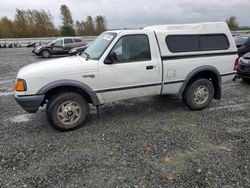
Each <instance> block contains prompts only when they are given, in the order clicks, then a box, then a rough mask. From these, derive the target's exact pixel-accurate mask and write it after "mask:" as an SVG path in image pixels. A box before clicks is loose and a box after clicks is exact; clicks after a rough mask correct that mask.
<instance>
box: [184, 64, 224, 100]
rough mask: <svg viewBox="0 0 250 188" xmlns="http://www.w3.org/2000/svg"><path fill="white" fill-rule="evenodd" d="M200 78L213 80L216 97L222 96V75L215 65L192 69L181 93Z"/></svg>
mask: <svg viewBox="0 0 250 188" xmlns="http://www.w3.org/2000/svg"><path fill="white" fill-rule="evenodd" d="M198 78H207V79H209V80H211V81H212V83H213V86H214V99H220V98H221V75H220V73H219V71H218V70H217V69H216V68H215V67H213V66H207V65H205V66H200V67H197V68H196V69H194V70H193V71H191V72H190V73H189V74H188V75H187V77H186V79H185V81H184V82H183V84H182V86H181V88H180V90H179V93H183V92H184V91H185V89H186V88H187V86H188V85H189V84H190V83H192V82H193V81H194V80H197V79H198Z"/></svg>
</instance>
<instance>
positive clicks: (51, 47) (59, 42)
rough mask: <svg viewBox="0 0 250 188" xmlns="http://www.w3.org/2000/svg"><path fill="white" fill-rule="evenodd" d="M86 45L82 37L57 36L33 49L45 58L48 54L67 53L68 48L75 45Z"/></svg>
mask: <svg viewBox="0 0 250 188" xmlns="http://www.w3.org/2000/svg"><path fill="white" fill-rule="evenodd" d="M84 45H86V42H85V41H84V40H82V39H77V38H59V39H56V40H53V41H51V42H49V43H47V44H45V45H41V46H38V47H36V49H35V50H34V52H35V54H36V55H38V56H43V57H45V58H47V57H49V56H50V55H62V54H68V53H69V50H71V49H72V48H75V47H80V46H84Z"/></svg>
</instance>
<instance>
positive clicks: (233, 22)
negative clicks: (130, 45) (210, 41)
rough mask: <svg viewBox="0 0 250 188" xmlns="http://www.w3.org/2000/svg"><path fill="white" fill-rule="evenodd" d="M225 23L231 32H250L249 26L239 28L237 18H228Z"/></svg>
mask: <svg viewBox="0 0 250 188" xmlns="http://www.w3.org/2000/svg"><path fill="white" fill-rule="evenodd" d="M225 22H226V23H227V25H228V27H229V29H230V30H231V31H237V30H250V27H249V26H239V23H238V21H237V17H236V16H231V17H229V18H227V19H226V20H225Z"/></svg>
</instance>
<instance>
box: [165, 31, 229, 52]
mask: <svg viewBox="0 0 250 188" xmlns="http://www.w3.org/2000/svg"><path fill="white" fill-rule="evenodd" d="M166 44H167V46H168V49H169V50H170V51H171V52H173V53H178V52H195V51H210V50H226V49H228V48H229V47H230V44H229V41H228V38H227V36H226V35H225V34H204V35H169V36H167V37H166Z"/></svg>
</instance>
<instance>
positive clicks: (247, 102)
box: [0, 49, 250, 188]
mask: <svg viewBox="0 0 250 188" xmlns="http://www.w3.org/2000/svg"><path fill="white" fill-rule="evenodd" d="M40 60H42V59H41V58H38V57H36V56H35V55H32V53H31V49H0V112H1V113H0V187H1V188H4V187H8V188H9V187H18V188H19V187H28V188H29V187H32V188H33V187H69V188H71V187H73V188H74V187H138V188H149V187H150V188H151V187H183V188H184V187H185V188H187V187H188V188H189V187H211V188H215V187H222V188H235V187H236V188H241V187H242V188H243V187H244V188H247V187H248V188H249V187H250V127H249V123H250V115H249V111H250V95H249V94H248V93H249V90H250V85H249V84H246V83H244V82H242V81H240V80H237V81H236V82H228V83H226V84H224V85H223V97H222V100H220V101H213V103H212V104H211V106H210V107H209V108H207V109H205V110H203V111H198V112H192V111H190V110H188V109H187V108H186V107H185V106H184V105H183V104H182V102H181V100H180V98H179V96H161V97H149V98H142V99H134V100H126V101H122V102H116V103H111V104H108V105H104V106H102V107H101V108H100V114H99V116H98V115H97V112H96V110H95V109H94V108H93V109H92V110H91V115H90V119H89V121H88V123H87V125H86V126H84V127H82V128H80V129H78V130H75V131H72V132H67V133H61V132H58V131H56V130H54V129H52V128H51V127H50V126H49V124H48V122H47V120H46V116H45V113H44V110H43V109H42V110H40V111H39V112H38V113H37V114H32V115H30V114H27V113H25V112H24V111H23V110H22V109H21V108H20V107H19V106H18V105H17V104H16V103H15V101H14V99H13V85H14V80H15V76H16V73H17V71H18V70H19V69H20V68H21V67H22V66H24V65H26V64H29V63H31V62H35V61H40Z"/></svg>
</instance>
